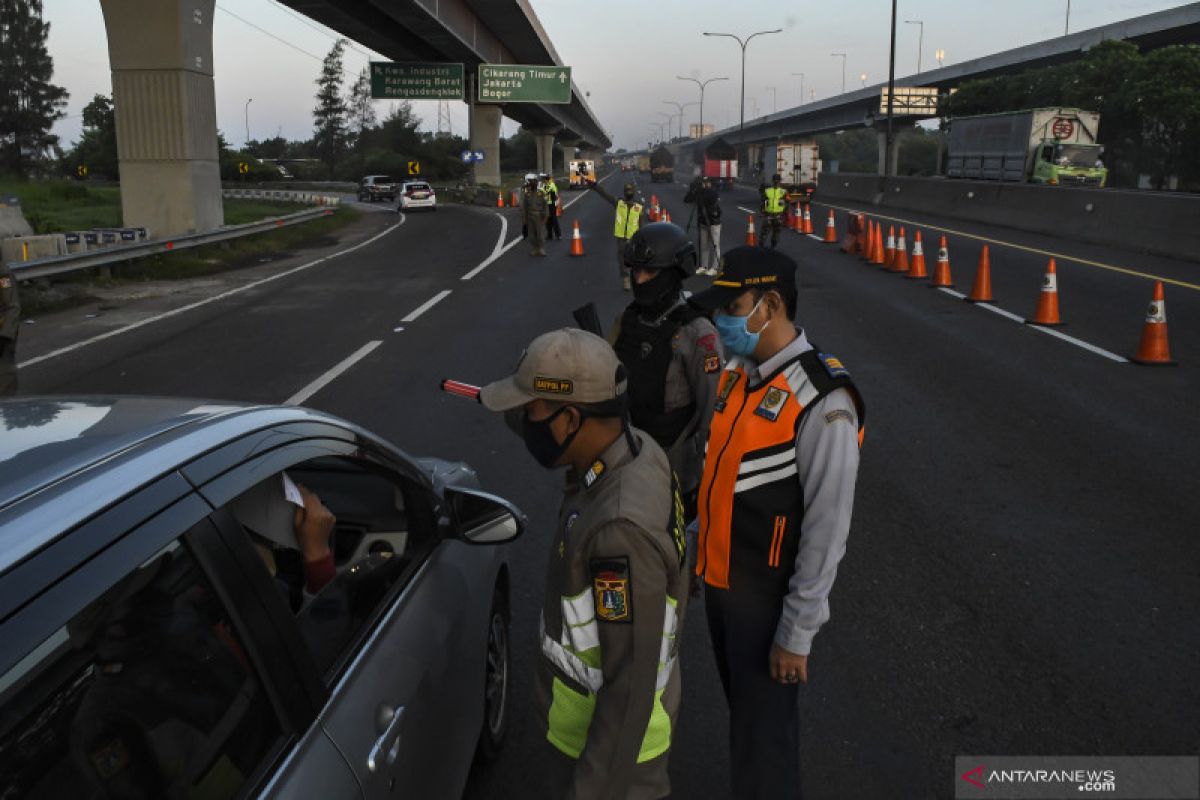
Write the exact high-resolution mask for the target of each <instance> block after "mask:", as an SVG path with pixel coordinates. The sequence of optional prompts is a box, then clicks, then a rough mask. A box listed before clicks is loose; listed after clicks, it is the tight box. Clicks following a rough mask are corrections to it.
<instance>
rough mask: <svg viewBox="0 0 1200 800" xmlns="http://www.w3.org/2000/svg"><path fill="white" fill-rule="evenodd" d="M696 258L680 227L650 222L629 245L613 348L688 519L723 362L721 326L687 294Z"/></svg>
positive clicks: (636, 419) (636, 420)
mask: <svg viewBox="0 0 1200 800" xmlns="http://www.w3.org/2000/svg"><path fill="white" fill-rule="evenodd" d="M695 259H696V251H695V248H694V247H693V245H692V242H691V241H690V240H689V239H688V235H687V234H686V233H684V231H683V229H682V228H680V227H679V226H678V225H675V224H672V223H670V222H652V223H650V224H649V225H646V226H645V227H643V228H641V229H640V230H638V232H637V233H635V234H634V235H633V238H632V239H630V240H629V244H628V245H627V246H626V247H625V264H626V266H628V267H629V277H630V278H631V279H632V281H633V302H632V303H630V304H629V305H628V306H627V307H626V308H625V311H624V313H622V314H621V317H620V319H619V320H618V322H617V327H616V328H615V329H614V331H613V341H614V343H615V344H614V345H613V348H614V349H615V350H616V351H617V357H618V358H620V359H621V363H622V364H624V365H625V369H626V370H627V371H628V373H629V401H630V402H629V408H630V418H631V419H632V420H633V424H634V425H635V426H637V427H638V428H640V429H641V430H644V431H646V432H647V433H649V434H650V435H651V436H652V437H654V441H656V442H658V444H659V446H660V447H662V448H663V450H665V451H666V452H667V457H668V459H669V460H670V462H671V469H673V470H674V471H675V475H676V476H677V477H678V478H679V486H680V490H681V492H682V494H683V498H684V507H685V517H686V519H688V520H691V519H693V518H694V517H695V515H696V492H697V491H698V490H699V488H700V474H701V470H702V468H703V466H704V443H705V440H706V439H707V437H708V423H709V420H710V419H711V418H712V407H713V401H714V400H715V399H716V396H717V385H718V383H719V382H720V379H721V366H722V363H723V359H722V358H721V350H720V345H719V344H718V341H717V330H716V328H714V327H713V324H712V323H711V322H710V321H709V320H708V318H707V317H705V316H704V315H703V314H701V313H700V312H699V311H697V310H696V309H695V308H693V307H692V306H690V305H688V303H687V301H686V300H684V297H683V281H684V279H686V278H688V277H689V276H690V275H691V273H692V268H693V266H694V265H695Z"/></svg>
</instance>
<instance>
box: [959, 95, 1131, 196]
mask: <svg viewBox="0 0 1200 800" xmlns="http://www.w3.org/2000/svg"><path fill="white" fill-rule="evenodd" d="M1099 129H1100V115H1099V114H1097V113H1096V112H1095V111H1083V110H1081V109H1078V108H1031V109H1028V110H1025V111H1012V112H1006V113H1003V114H981V115H979V116H974V117H956V118H954V119H951V120H950V140H949V143H948V144H949V152H948V157H947V161H946V177H948V178H973V179H975V180H993V181H1029V182H1030V183H1044V184H1047V185H1050V186H1104V184H1105V183H1106V182H1107V180H1108V170H1107V169H1106V168H1105V167H1104V164H1103V162H1101V160H1100V156H1101V155H1102V154H1103V153H1104V148H1103V146H1101V145H1100V143H1099V141H1098V139H1097V133H1098V131H1099Z"/></svg>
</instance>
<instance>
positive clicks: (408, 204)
mask: <svg viewBox="0 0 1200 800" xmlns="http://www.w3.org/2000/svg"><path fill="white" fill-rule="evenodd" d="M414 208H428V209H429V210H430V211H437V193H436V192H434V190H433V187H432V186H430V185H429V184H428V183H426V182H425V181H406V182H405V183H404V184H402V185H401V187H400V210H401V211H409V210H411V209H414Z"/></svg>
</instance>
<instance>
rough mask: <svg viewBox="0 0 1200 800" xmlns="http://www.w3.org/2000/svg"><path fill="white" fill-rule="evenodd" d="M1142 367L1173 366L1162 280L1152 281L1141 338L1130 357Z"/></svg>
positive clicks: (1174, 363)
mask: <svg viewBox="0 0 1200 800" xmlns="http://www.w3.org/2000/svg"><path fill="white" fill-rule="evenodd" d="M1130 361H1132V362H1133V363H1135V364H1141V365H1142V366H1144V367H1173V366H1176V363H1177V362H1175V361H1172V360H1171V348H1170V345H1169V344H1168V343H1167V300H1166V296H1165V295H1164V293H1163V284H1162V281H1155V282H1154V295H1153V297H1152V298H1151V300H1150V308H1149V309H1147V310H1146V322H1145V323H1144V324H1143V325H1142V340H1141V342H1140V343H1139V344H1138V349H1137V352H1136V353H1135V354H1134V355H1133V358H1131V359H1130Z"/></svg>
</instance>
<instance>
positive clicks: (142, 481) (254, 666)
mask: <svg viewBox="0 0 1200 800" xmlns="http://www.w3.org/2000/svg"><path fill="white" fill-rule="evenodd" d="M297 493H300V494H302V495H304V497H303V498H301V502H300V503H299V504H297V503H296V499H297V498H296V495H297ZM313 495H315V496H316V497H318V498H319V499H320V503H321V504H323V506H324V507H326V508H328V510H329V511H331V512H332V513H333V515H334V516H335V517H336V523H335V524H334V525H333V534H332V539H331V540H330V542H329V550H327V551H326V552H325V553H324V556H323V559H324V560H323V561H321V562H317V561H307V562H306V561H305V560H304V558H303V557H302V556H301V555H300V553H299V552H298V551H297V550H296V549H295V548H292V547H289V546H287V545H288V544H289V543H290V541H291V540H290V539H289V538H287V535H286V534H287V533H295V534H296V536H297V537H299V535H300V533H299V532H300V531H301V530H302V529H305V527H306V520H307V519H308V514H309V513H314V514H315V512H314V511H313V509H315V508H316V506H311V505H310V506H309V507H308V509H307V510H304V511H301V510H299V506H300V505H304V504H305V502H306V501H311V497H312V496H313ZM318 516H320V518H321V520H323V521H325V522H329V518H328V515H327V514H324V515H318ZM277 523H282V529H283V531H284V532H285V536H284V538H283V539H280V538H279V537H278V536H276V535H275V534H276V533H278V531H277V527H278V526H277ZM293 526H294V527H293ZM523 527H524V520H523V517H522V516H521V513H520V512H519V511H518V510H517V509H516V508H514V507H513V506H511V505H510V504H508V503H507V502H505V501H503V500H501V499H499V498H496V497H493V496H491V495H487V494H485V493H483V492H481V491H480V490H479V489H478V482H477V479H476V477H475V475H474V473H473V472H472V471H471V470H470V468H469V467H467V466H466V465H463V464H456V463H449V462H445V461H440V460H415V459H413V458H410V457H408V456H406V455H405V454H404V453H403V452H401V451H400V450H398V449H396V448H395V447H394V446H392V445H390V444H388V443H387V442H385V441H383V440H381V439H379V438H377V437H375V436H373V435H372V434H370V433H368V432H367V431H364V430H362V429H361V428H358V427H356V426H354V425H352V424H350V423H347V422H344V421H342V420H340V419H337V418H335V417H331V416H328V415H325V414H321V413H318V412H315V411H309V410H306V409H302V408H280V407H262V406H257V407H255V406H235V405H215V404H208V403H197V402H189V401H183V400H175V399H160V398H116V399H113V398H78V399H61V398H23V399H18V400H8V401H3V402H0V642H3V643H4V645H3V647H0V797H32V798H60V797H79V798H85V797H114V798H115V797H137V798H184V797H205V798H224V797H235V796H236V797H242V796H251V795H253V796H259V795H263V796H268V797H320V798H363V797H367V798H371V797H384V796H391V797H394V796H399V795H403V796H405V797H457V796H460V795H461V794H462V791H463V786H464V784H465V782H466V778H467V773H468V770H469V768H470V766H471V763H472V760H473V757H475V756H477V755H482V756H484V757H486V756H490V755H492V754H494V753H495V752H496V751H497V749H498V748H499V746H500V744H501V743H502V742H503V739H504V735H505V730H506V727H507V724H508V715H507V699H508V674H509V660H508V659H509V655H508V653H509V650H508V597H509V583H508V582H509V578H508V564H507V560H506V559H507V555H506V550H507V548H506V547H504V546H503V543H504V542H507V541H510V540H512V539H513V538H515V537H516V536H517V535H519V534H520V532H521V530H522V529H523ZM324 531H325V534H326V535H328V532H329V528H328V527H326V528H325V529H324ZM314 564H323V566H324V568H325V569H324V573H325V574H324V575H323V577H322V578H321V579H320V580H314V571H315V570H314Z"/></svg>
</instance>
